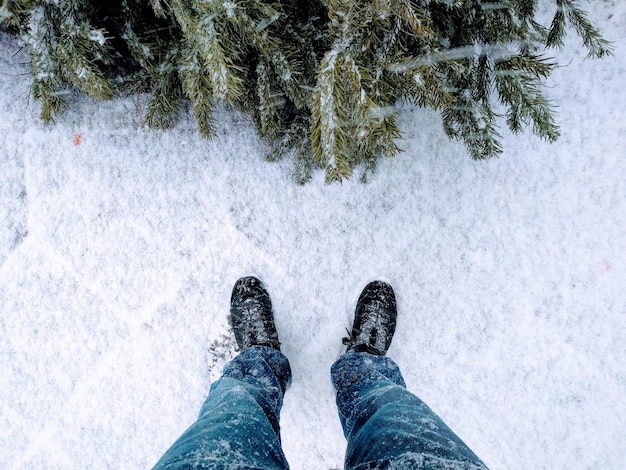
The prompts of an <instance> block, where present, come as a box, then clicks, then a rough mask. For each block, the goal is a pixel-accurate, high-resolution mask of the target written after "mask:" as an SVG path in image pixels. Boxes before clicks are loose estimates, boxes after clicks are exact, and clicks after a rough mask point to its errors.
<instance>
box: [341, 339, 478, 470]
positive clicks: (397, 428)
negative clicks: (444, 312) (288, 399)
mask: <svg viewBox="0 0 626 470" xmlns="http://www.w3.org/2000/svg"><path fill="white" fill-rule="evenodd" d="M331 374H332V381H333V385H334V386H335V389H336V390H337V407H338V409H339V419H340V421H341V425H342V427H343V431H344V435H345V436H346V438H347V440H348V448H347V451H346V459H345V465H346V469H350V470H352V469H354V470H357V469H358V470H361V469H382V468H398V469H400V468H402V469H422V468H423V469H439V468H441V469H443V468H446V469H448V468H454V469H464V468H468V469H470V468H472V469H474V468H476V469H482V468H486V467H485V466H484V464H483V463H482V462H481V461H480V459H479V458H478V457H477V456H476V455H475V454H474V453H473V452H472V451H471V450H470V449H469V448H468V447H467V445H465V443H464V442H463V441H462V440H461V439H460V438H459V437H458V436H457V435H456V434H454V433H453V432H452V431H451V430H450V428H449V427H448V426H446V424H445V423H444V422H443V421H442V420H441V418H439V416H437V415H436V414H435V413H434V412H433V411H432V410H431V409H430V408H429V407H428V406H427V405H426V404H425V403H424V402H422V401H421V400H420V399H419V398H417V397H416V396H415V395H413V394H412V393H410V392H409V391H408V390H407V389H406V385H405V383H404V379H403V378H402V375H401V373H400V369H399V368H398V366H397V365H396V364H395V363H394V362H393V361H392V360H391V359H389V358H388V357H384V356H377V355H373V354H368V353H359V352H354V351H350V352H348V353H346V354H344V355H343V356H341V358H339V360H338V361H337V362H336V363H335V364H334V365H333V367H332V369H331Z"/></svg>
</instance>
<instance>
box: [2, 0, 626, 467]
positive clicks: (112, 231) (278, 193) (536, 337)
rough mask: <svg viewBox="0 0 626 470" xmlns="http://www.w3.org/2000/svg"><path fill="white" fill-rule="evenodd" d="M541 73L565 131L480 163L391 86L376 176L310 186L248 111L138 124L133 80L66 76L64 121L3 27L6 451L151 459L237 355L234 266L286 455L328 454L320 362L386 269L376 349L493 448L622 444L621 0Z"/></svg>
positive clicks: (326, 364)
mask: <svg viewBox="0 0 626 470" xmlns="http://www.w3.org/2000/svg"><path fill="white" fill-rule="evenodd" d="M591 3H593V9H592V10H591V14H592V16H593V19H594V20H595V21H596V22H597V24H598V25H599V26H600V27H601V30H602V31H603V33H604V35H605V36H606V37H607V38H608V39H611V40H613V41H614V42H615V44H614V52H615V55H614V57H610V58H608V59H604V60H601V61H591V60H587V61H585V60H583V59H584V56H585V53H584V52H583V51H581V50H578V46H579V42H578V40H572V41H571V42H570V43H568V46H567V47H566V48H565V49H564V50H563V51H562V52H560V53H558V58H559V61H560V62H561V63H562V64H564V65H565V66H564V67H563V68H560V69H558V70H557V71H556V72H555V73H554V75H553V78H552V79H551V80H550V82H549V86H550V88H549V90H548V93H549V95H550V96H551V97H552V98H553V99H554V100H555V101H556V102H557V103H558V104H559V105H560V107H559V122H560V123H561V125H562V130H563V135H562V137H561V139H560V140H559V141H558V142H557V143H556V144H553V145H550V144H546V143H543V142H541V141H539V140H538V139H536V138H535V137H533V136H532V135H531V134H530V133H526V134H524V135H521V136H512V135H509V134H507V133H505V136H504V146H505V150H506V151H505V154H504V155H503V156H502V157H501V158H500V159H495V160H491V161H487V162H480V163H476V162H472V161H471V160H470V159H469V157H468V156H467V155H466V153H465V150H464V148H463V146H462V145H461V144H459V143H455V142H450V141H449V140H448V139H447V138H446V137H445V136H444V134H443V132H442V129H441V124H440V120H439V117H438V116H437V115H436V114H435V113H433V112H430V111H426V110H420V109H412V108H406V109H404V110H403V112H402V114H401V124H402V128H403V130H404V131H405V133H406V134H405V135H406V139H405V140H404V141H403V142H402V143H401V145H402V147H403V148H404V149H405V150H406V151H405V153H404V154H402V155H401V156H400V157H399V158H396V159H392V160H386V161H384V162H382V163H381V165H380V172H379V173H378V174H377V175H375V176H374V177H373V178H372V180H371V182H370V183H369V184H367V185H362V184H360V183H359V182H358V181H356V179H355V181H348V182H345V183H344V184H343V185H339V184H337V185H333V186H326V185H324V183H323V174H322V173H316V174H315V178H314V180H313V181H312V182H311V183H309V184H308V185H306V186H304V187H299V186H297V185H296V184H295V183H294V182H293V179H292V177H291V163H290V162H289V161H283V162H280V163H277V164H270V163H266V162H265V161H264V160H263V158H262V157H263V153H264V151H265V150H266V145H265V144H264V143H263V142H261V141H260V140H259V139H258V138H257V136H256V134H255V132H254V128H253V126H252V125H251V123H250V121H249V119H248V118H247V117H246V116H243V115H240V114H238V113H236V112H232V111H229V110H218V111H217V116H218V121H219V126H220V128H221V129H220V132H219V137H217V138H216V139H214V140H212V141H206V140H203V139H202V138H201V137H200V136H199V134H198V131H197V128H196V125H195V123H194V122H193V119H192V118H191V115H190V113H187V115H186V116H184V117H183V119H182V120H181V122H180V123H179V124H178V125H177V126H176V128H174V129H172V130H171V131H168V132H156V131H150V130H147V129H145V128H144V127H142V114H143V111H144V108H145V104H146V97H145V96H140V97H131V98H126V99H116V100H114V101H111V102H106V103H94V102H91V101H90V100H89V99H86V98H83V97H78V96H77V97H73V98H72V106H71V108H70V109H69V110H68V111H67V112H65V113H63V114H62V115H60V116H58V117H57V119H56V123H55V124H54V125H48V126H46V125H44V124H42V123H41V122H40V121H39V120H38V113H39V105H38V103H36V102H33V101H32V99H30V98H29V84H30V77H29V75H28V72H29V68H28V65H27V64H23V62H25V61H27V60H28V58H27V57H26V56H25V55H24V54H23V53H22V52H18V45H17V43H16V42H15V41H14V40H12V39H10V38H8V37H7V36H6V35H3V34H2V33H0V34H2V35H1V36H0V86H1V89H2V93H1V94H0V117H1V118H2V119H1V120H0V184H1V187H0V203H1V206H0V217H1V223H0V315H1V317H0V337H1V340H0V368H1V369H0V468H3V469H13V468H15V469H33V468H37V469H53V468H62V469H84V468H90V469H104V468H116V469H117V468H123V469H141V468H148V467H150V466H151V465H153V464H154V463H155V462H156V461H157V460H158V458H159V457H160V456H161V454H162V453H163V452H164V451H165V450H166V449H167V448H168V447H169V445H170V444H171V443H172V442H173V441H174V440H175V439H176V438H177V437H178V436H179V435H180V433H181V432H182V431H183V430H184V429H185V428H186V427H187V426H188V425H189V424H190V423H192V422H193V420H194V418H195V416H196V413H197V412H198V410H199V407H200V405H201V404H202V402H203V400H204V399H205V397H206V394H207V391H208V387H209V384H210V382H211V380H214V379H215V377H216V376H218V375H219V369H220V367H221V366H222V365H223V363H224V361H225V360H227V359H228V358H229V357H232V355H233V353H234V352H233V347H232V346H233V339H232V337H231V335H230V333H229V331H228V328H227V321H226V315H227V312H228V303H229V298H230V291H231V289H232V286H233V283H234V282H235V280H236V279H237V278H238V277H240V276H242V275H245V274H248V273H256V274H257V275H258V276H259V277H261V278H262V279H263V280H264V282H265V283H266V285H267V286H268V288H269V290H270V294H271V297H272V300H273V303H274V308H275V312H276V321H277V326H278V329H279V334H280V337H281V340H282V342H283V351H284V352H285V353H286V355H287V356H288V357H289V358H290V360H291V365H292V369H293V372H294V380H293V386H292V387H291V389H290V390H289V391H288V392H287V395H286V397H285V406H284V408H283V413H282V420H281V424H282V436H283V442H284V448H285V452H286V454H287V457H288V459H289V460H290V462H291V466H292V468H293V469H295V470H299V469H307V470H309V469H310V470H317V469H320V470H322V469H323V470H327V469H334V468H340V467H341V466H342V457H343V452H344V447H345V440H344V438H343V435H342V433H341V430H340V426H339V420H338V419H337V416H336V408H335V406H334V397H333V391H332V388H331V384H330V380H329V368H330V365H331V364H332V363H333V361H334V360H335V359H336V358H337V357H338V355H339V354H340V353H341V351H342V345H341V337H342V334H343V333H344V328H345V327H346V326H349V324H350V322H351V319H352V312H353V309H354V304H355V301H356V297H357V296H358V294H359V292H360V290H361V288H362V287H363V286H364V285H365V283H366V282H367V281H369V280H372V279H374V278H377V277H379V276H382V277H384V278H386V279H388V280H390V281H391V282H392V284H393V285H394V287H395V288H396V292H397V294H398V302H399V309H400V313H399V315H400V317H399V321H398V331H397V333H396V337H395V339H394V342H393V344H392V347H391V349H390V351H389V356H391V357H392V358H394V359H395V360H396V361H397V362H398V363H399V365H400V367H401V369H402V370H403V373H404V375H405V378H406V381H407V383H408V388H409V389H410V390H411V391H413V392H414V393H416V394H417V395H418V396H420V397H421V398H422V399H423V400H424V401H426V402H427V403H428V404H429V405H430V406H431V407H432V408H433V409H434V410H435V411H436V412H437V413H439V414H440V415H441V416H442V418H443V419H444V420H445V421H446V422H447V423H448V424H449V425H450V426H451V427H452V428H453V429H454V430H455V431H456V432H457V433H458V434H459V435H460V436H461V437H462V438H463V439H464V440H465V441H466V442H467V443H468V444H469V445H470V447H471V448H472V449H473V450H474V451H475V452H476V453H477V454H478V455H479V456H480V457H481V458H482V459H483V460H484V461H485V463H486V464H487V465H488V466H490V467H491V468H493V469H529V468H533V469H535V468H537V469H538V468H545V469H587V468H589V469H621V468H624V465H626V445H625V444H624V443H625V442H626V404H625V397H626V289H625V287H624V286H625V285H626V119H625V118H624V110H626V92H625V91H624V90H625V88H626V80H625V78H624V77H625V76H626V38H625V34H626V3H625V2H617V1H613V2H611V1H603V2H591Z"/></svg>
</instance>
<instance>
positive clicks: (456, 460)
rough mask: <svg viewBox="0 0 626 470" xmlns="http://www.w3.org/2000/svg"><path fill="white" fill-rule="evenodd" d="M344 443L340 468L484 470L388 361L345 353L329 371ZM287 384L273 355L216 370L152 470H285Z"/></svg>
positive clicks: (254, 354) (247, 357) (244, 358)
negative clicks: (187, 423)
mask: <svg viewBox="0 0 626 470" xmlns="http://www.w3.org/2000/svg"><path fill="white" fill-rule="evenodd" d="M331 378H332V382H333V385H334V386H335V389H336V391H337V407H338V409H339V419H340V421H341V425H342V426H343V431H344V435H345V436H346V438H347V440H348V448H347V451H346V458H345V468H346V469H350V470H366V469H367V470H370V469H393V468H397V469H403V470H406V469H485V468H486V467H485V466H484V464H483V463H482V462H481V461H480V459H479V458H478V457H476V455H474V453H473V452H472V451H471V450H470V449H469V448H468V447H467V446H466V445H465V444H464V443H463V441H461V439H459V437H457V436H456V435H455V434H454V433H453V432H452V431H451V430H450V428H448V427H447V426H446V425H445V424H444V423H443V421H442V420H441V418H439V417H438V416H437V415H436V414H435V413H433V411H432V410H431V409H430V408H428V406H426V405H425V404H424V403H423V402H422V401H421V400H419V398H417V397H416V396H415V395H413V394H411V393H409V392H408V391H407V389H406V385H405V383H404V379H403V378H402V375H401V374H400V369H399V368H398V366H397V365H396V364H395V363H394V362H393V361H392V360H391V359H389V358H388V357H379V356H373V355H370V354H367V353H356V352H349V353H346V354H344V355H343V356H341V357H340V358H339V360H338V361H337V362H336V363H335V364H333V366H332V368H331ZM290 381H291V369H290V367H289V361H288V360H287V358H286V357H285V356H284V355H283V354H281V353H280V352H279V351H276V350H274V349H271V348H268V347H264V346H254V347H251V348H247V349H244V350H243V351H242V352H241V353H240V354H239V355H238V356H237V357H236V358H235V359H233V360H232V361H231V362H230V363H228V364H227V365H226V367H224V373H223V376H222V378H221V379H220V380H218V381H217V382H215V383H214V384H213V385H212V386H211V390H210V393H209V397H208V398H207V400H206V401H205V403H204V405H203V406H202V409H201V410H200V416H199V417H198V420H197V421H196V422H195V423H194V424H192V425H191V427H190V428H189V429H187V430H186V431H185V432H184V433H183V435H182V436H181V437H180V438H179V439H178V440H177V441H176V442H175V443H174V444H173V445H172V447H170V449H169V450H168V451H167V452H166V453H165V455H164V456H163V457H162V458H161V460H159V462H158V463H157V464H156V466H155V467H154V470H157V469H158V470H165V469H220V470H222V469H263V470H266V469H288V468H289V465H288V464H287V460H286V459H285V455H284V454H283V451H282V448H281V445H280V428H279V424H278V422H279V414H280V409H281V407H282V402H283V395H284V393H285V390H286V389H287V387H288V386H289V383H290Z"/></svg>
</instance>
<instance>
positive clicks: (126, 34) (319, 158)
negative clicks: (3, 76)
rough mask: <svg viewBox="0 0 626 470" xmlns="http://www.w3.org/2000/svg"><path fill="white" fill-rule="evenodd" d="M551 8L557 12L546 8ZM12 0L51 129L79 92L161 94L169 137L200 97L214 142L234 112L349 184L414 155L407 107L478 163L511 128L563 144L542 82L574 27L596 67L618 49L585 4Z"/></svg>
mask: <svg viewBox="0 0 626 470" xmlns="http://www.w3.org/2000/svg"><path fill="white" fill-rule="evenodd" d="M545 1H546V2H547V1H548V0H545ZM538 3H539V2H538V0H501V1H491V2H487V1H481V0H370V1H367V2H357V1H356V0H170V1H169V2H165V1H163V0H114V1H111V2H102V3H101V2H96V1H94V0H0V24H1V25H2V28H3V29H4V30H6V31H7V32H10V33H14V34H18V35H20V36H21V38H22V40H23V43H24V45H25V46H26V47H27V48H28V50H29V52H30V55H31V58H32V70H33V83H32V94H33V96H34V97H35V98H37V99H39V100H40V101H41V104H42V108H41V109H42V111H41V117H42V118H43V119H44V120H46V121H49V120H51V119H52V118H53V116H54V114H55V113H56V112H58V111H59V110H61V109H62V108H63V107H65V106H66V105H67V101H66V99H65V96H66V95H67V93H68V92H69V90H70V89H71V88H74V89H77V90H79V91H81V92H83V93H86V94H87V95H89V96H91V97H93V98H96V99H108V98H111V97H112V96H113V95H114V94H116V93H121V92H129V91H130V92H132V91H135V92H136V91H150V93H151V95H150V99H149V101H148V106H147V111H146V116H145V118H146V123H147V124H148V125H149V126H150V127H154V128H167V127H170V126H171V125H172V124H173V123H175V122H176V119H177V116H178V113H179V110H180V109H181V106H182V104H183V103H184V101H185V100H188V101H189V102H190V103H191V106H192V107H193V111H194V114H195V117H196V119H197V122H198V126H199V129H200V132H201V134H202V135H203V136H205V137H211V136H213V135H214V133H215V123H214V117H213V114H212V111H213V109H214V107H215V105H216V104H217V103H220V102H224V103H228V104H230V105H232V106H234V107H235V108H237V109H239V110H242V111H243V112H246V113H249V114H250V115H251V116H252V118H253V119H254V122H255V123H256V126H257V129H258V132H259V134H260V135H261V136H262V137H263V138H267V139H268V140H269V141H271V142H272V143H273V150H272V152H271V154H270V155H269V156H268V158H269V159H270V160H275V159H278V158H281V157H283V156H285V155H291V156H292V157H293V158H294V161H295V164H296V165H295V166H296V171H297V176H298V180H299V181H301V182H304V181H306V180H307V179H308V178H309V177H310V175H311V171H312V170H313V169H314V168H317V167H323V168H325V170H326V180H327V181H328V182H331V181H340V180H341V179H343V178H346V177H350V176H351V174H352V172H353V170H354V169H355V168H357V167H361V168H362V169H364V170H365V173H364V174H366V173H367V171H368V170H372V169H374V168H375V167H376V162H377V161H378V159H379V158H380V157H383V156H392V155H395V154H397V153H398V152H399V148H398V146H397V140H398V138H399V137H400V136H401V133H400V129H399V127H398V123H397V110H396V105H397V104H398V103H399V102H402V101H407V102H410V103H413V104H414V105H416V106H421V107H429V108H433V109H435V110H438V111H439V112H440V113H441V116H442V120H443V127H444V130H445V132H446V134H447V135H448V136H449V137H451V138H455V139H460V140H462V141H463V142H464V143H465V145H466V147H467V150H468V153H469V154H470V156H471V157H472V158H474V159H484V158H489V157H493V156H496V155H498V154H500V153H501V152H502V147H501V145H500V142H499V134H498V126H499V121H500V120H501V118H504V121H505V122H506V124H507V126H508V127H509V128H510V129H511V130H513V131H514V132H521V131H522V130H524V129H526V128H528V127H530V128H531V129H532V131H533V132H534V133H535V134H536V135H538V136H539V137H541V138H544V139H546V140H548V141H554V140H556V139H557V138H558V136H559V129H558V126H557V124H556V121H555V118H554V112H553V105H552V103H550V101H549V100H548V99H547V98H546V97H545V96H544V95H543V93H542V83H543V82H544V80H545V79H546V78H547V77H548V76H549V75H550V73H551V71H552V70H553V68H554V67H555V66H556V64H555V63H554V62H552V61H550V60H549V59H547V58H546V57H545V55H544V54H545V49H546V48H547V47H548V48H549V47H560V46H561V45H562V44H563V40H564V37H565V34H566V31H567V29H568V27H569V28H570V29H573V30H574V31H575V32H576V33H577V34H578V35H579V36H580V37H581V38H582V44H583V47H585V48H586V50H587V51H588V56H589V57H603V56H605V55H607V54H609V53H610V47H609V43H608V42H607V41H605V40H604V39H603V38H602V37H601V36H600V34H599V32H598V30H597V29H596V28H595V27H594V26H593V25H592V24H591V23H590V21H589V20H588V18H587V16H586V14H585V12H584V11H583V10H582V8H581V7H580V6H579V2H577V1H575V0H550V2H549V4H551V5H553V7H552V8H553V9H554V12H555V13H554V17H553V20H552V22H551V23H550V24H549V25H542V24H540V23H539V22H538V21H537V19H536V17H537V14H536V11H537V8H538Z"/></svg>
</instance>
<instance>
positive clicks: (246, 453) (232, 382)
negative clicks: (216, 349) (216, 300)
mask: <svg viewBox="0 0 626 470" xmlns="http://www.w3.org/2000/svg"><path fill="white" fill-rule="evenodd" d="M290 378H291V370H290V368H289V362H288V360H287V358H286V357H285V356H284V355H283V354H282V353H280V352H279V351H276V350H275V349H272V348H269V347H266V346H255V347H250V348H246V349H244V350H243V351H242V352H241V353H240V354H239V355H238V356H237V357H236V358H235V359H233V360H232V361H231V362H230V363H228V364H227V365H226V366H225V367H224V374H223V376H222V377H221V378H220V379H219V380H218V381H217V382H215V383H214V384H213V385H212V386H211V391H210V392H209V396H208V398H207V400H206V401H205V402H204V405H203V406H202V408H201V410H200V415H199V417H198V420H197V421H196V422H195V423H194V424H192V425H191V427H189V429H187V430H186V431H185V432H184V433H183V435H182V436H181V437H180V438H179V439H178V440H177V441H176V442H175V443H174V444H173V445H172V447H170V449H169V450H168V451H167V452H166V453H165V455H163V457H162V458H161V459H160V460H159V462H158V463H157V464H156V466H155V467H154V469H155V470H156V469H159V470H165V469H190V468H194V469H195V468H197V469H225V468H228V469H236V468H237V469H238V468H240V469H244V468H245V469H255V468H258V469H287V468H289V466H288V464H287V461H286V459H285V456H284V454H283V451H282V449H281V445H280V430H279V425H278V419H279V414H280V409H281V407H282V402H283V394H284V392H285V390H286V388H287V386H288V384H289V381H290Z"/></svg>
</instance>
